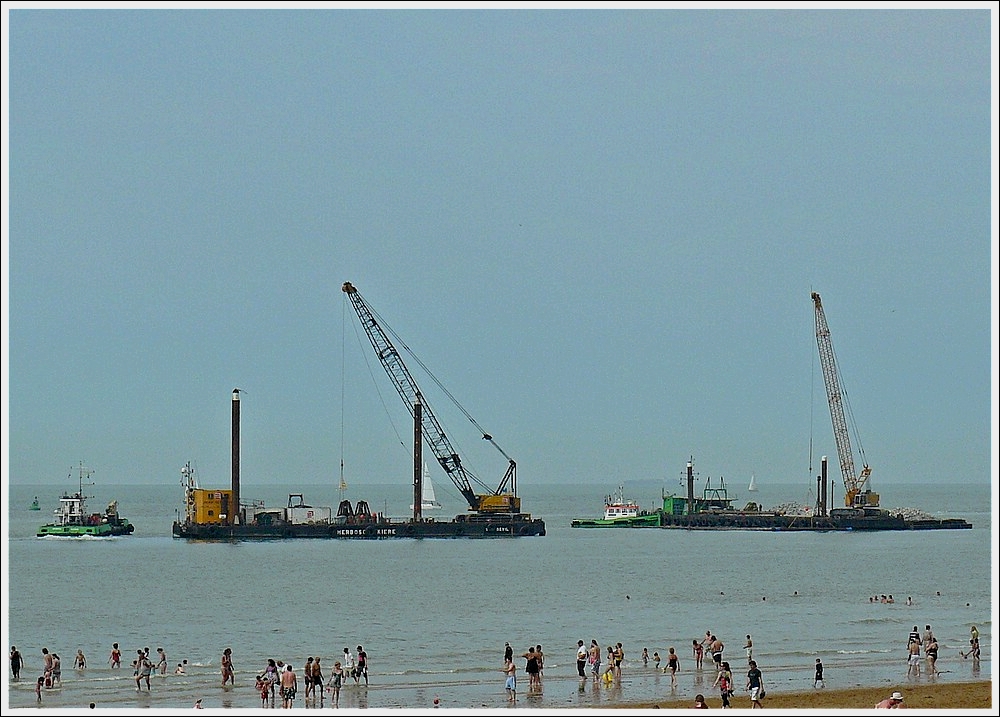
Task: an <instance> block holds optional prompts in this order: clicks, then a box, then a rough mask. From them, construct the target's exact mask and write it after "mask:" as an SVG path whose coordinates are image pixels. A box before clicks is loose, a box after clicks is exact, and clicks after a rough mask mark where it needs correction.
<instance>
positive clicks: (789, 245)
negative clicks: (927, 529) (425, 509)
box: [3, 3, 997, 492]
mask: <svg viewBox="0 0 1000 717" xmlns="http://www.w3.org/2000/svg"><path fill="white" fill-rule="evenodd" d="M12 6H13V7H14V9H12V10H11V9H9V8H6V7H5V18H4V22H5V26H4V32H5V33H8V34H7V36H6V37H5V38H4V43H3V44H4V47H5V48H6V50H5V51H6V52H7V53H8V54H7V56H6V57H5V65H4V89H5V93H8V94H7V98H6V100H5V102H4V106H5V118H4V121H5V123H6V125H5V130H6V131H5V135H6V136H5V142H6V145H5V148H4V149H5V151H4V152H3V155H4V163H5V167H4V169H5V174H6V176H5V181H4V202H5V204H4V223H5V228H4V246H3V252H4V253H3V259H4V267H3V268H4V282H3V284H4V296H3V299H4V337H3V339H4V355H5V357H6V360H5V361H4V374H5V375H4V381H5V384H4V385H5V387H6V389H5V391H4V398H5V401H4V404H5V405H4V411H5V415H4V421H3V424H4V431H5V436H4V445H3V451H4V456H3V459H4V463H5V467H6V469H5V478H6V479H7V481H8V482H9V483H10V484H51V485H54V486H55V485H57V486H59V487H60V488H62V487H72V481H74V480H76V478H75V473H74V471H75V470H76V468H75V466H78V465H79V464H80V463H81V462H82V463H83V464H84V465H85V466H86V467H87V468H89V469H90V470H92V471H93V472H94V474H93V480H95V481H96V482H97V483H98V484H172V483H179V481H180V468H181V467H182V466H183V465H184V464H185V463H186V462H188V461H191V462H192V463H193V464H195V465H196V466H197V469H198V472H199V475H200V478H201V481H202V484H203V485H207V486H215V487H226V486H227V485H228V483H229V480H230V446H231V443H230V440H231V435H230V415H231V414H230V408H231V406H230V401H231V392H232V389H233V388H237V387H238V388H240V389H241V391H242V393H241V398H242V400H241V407H242V408H241V475H242V480H243V482H244V483H247V484H254V483H256V484H266V485H278V486H285V485H287V487H288V491H289V492H296V489H297V488H298V487H299V486H302V485H312V484H322V483H329V482H334V483H336V482H337V481H339V478H340V475H341V462H342V461H343V474H344V476H345V479H346V480H347V482H348V483H349V484H350V485H352V486H355V485H363V484H365V483H380V484H384V483H394V482H396V481H398V482H400V483H403V484H409V483H410V482H411V481H412V463H411V460H412V459H411V458H410V457H409V454H408V448H409V443H410V441H411V437H412V428H411V424H410V418H409V415H408V413H407V412H406V408H405V407H404V405H403V403H402V401H400V399H399V397H398V396H397V395H396V393H395V391H394V389H393V387H392V385H391V384H390V383H389V381H388V379H387V377H386V375H385V374H384V372H383V371H382V369H381V367H380V365H379V364H378V361H377V359H376V357H375V354H374V351H373V349H372V347H371V346H370V345H369V344H368V343H367V340H366V338H365V336H364V333H363V332H362V331H361V329H360V327H359V322H358V317H357V316H356V315H355V314H354V312H353V310H352V308H351V307H350V305H349V304H348V303H347V302H346V297H345V295H344V294H343V292H342V290H341V286H342V284H343V283H344V282H347V281H349V282H351V283H352V284H354V286H355V287H357V289H358V290H359V292H360V293H361V295H362V296H363V297H364V299H365V301H366V302H368V304H369V305H370V306H371V307H372V308H373V309H374V310H375V311H376V312H378V315H379V316H380V317H381V320H382V321H383V322H384V324H385V327H386V328H388V329H391V330H392V331H394V332H396V335H398V337H399V341H400V343H399V344H397V347H398V348H400V349H401V353H402V354H403V360H404V362H405V363H406V365H407V366H408V367H409V368H410V369H411V373H412V374H413V375H414V378H415V380H416V382H417V383H418V385H419V386H420V388H421V389H422V391H423V392H424V394H425V396H426V397H427V401H428V404H429V405H430V406H431V408H432V410H433V411H434V412H435V415H436V416H437V417H438V419H439V420H440V423H441V424H442V426H443V427H444V429H445V431H446V433H447V434H448V436H449V438H451V439H452V440H453V443H454V445H455V446H456V448H457V450H458V452H459V453H460V454H461V455H462V457H463V459H464V461H465V463H466V464H467V465H468V466H470V467H471V468H472V470H473V471H474V473H475V474H476V475H478V476H479V477H480V478H482V479H483V481H484V482H485V483H487V484H491V485H495V484H498V483H499V481H500V479H501V477H502V475H503V473H504V470H505V468H506V459H504V458H503V457H502V456H501V455H500V454H499V453H497V452H496V451H493V450H491V449H490V446H489V445H488V444H487V443H486V442H484V441H482V440H481V437H480V435H479V433H478V430H479V429H477V428H476V426H475V425H473V424H472V423H471V422H470V421H469V420H468V419H467V418H466V416H465V415H464V414H463V413H462V412H461V411H459V410H457V409H456V408H455V407H454V406H453V405H452V404H451V403H450V402H449V401H448V400H447V397H446V396H444V395H443V394H441V393H438V389H437V385H436V383H435V381H434V380H433V379H432V378H431V377H430V376H429V375H427V374H424V373H422V372H421V371H420V370H419V367H420V364H423V365H425V366H426V367H427V368H428V369H429V370H430V372H432V373H433V376H434V377H436V379H437V380H438V381H440V383H441V384H442V385H443V386H444V387H445V388H446V389H447V391H448V392H449V393H450V394H451V395H452V396H454V398H455V399H456V400H457V402H458V403H459V404H460V405H461V406H462V408H464V410H465V411H466V412H467V413H468V414H469V415H470V416H471V417H472V418H474V419H475V421H476V422H477V423H478V424H479V425H480V426H481V427H482V429H483V430H485V431H487V432H489V433H490V434H491V435H492V436H493V437H494V439H495V440H496V442H497V443H498V445H499V446H500V447H502V449H503V450H504V451H505V452H506V453H507V454H508V455H510V456H511V457H512V458H514V459H515V460H516V461H517V468H518V472H517V480H518V485H519V488H520V490H521V491H522V492H523V491H524V490H525V488H526V486H529V485H532V484H557V483H561V484H565V483H569V484H586V485H600V486H606V487H607V488H608V490H609V491H611V490H613V489H614V488H615V487H616V486H617V485H618V484H619V483H622V482H624V483H626V484H627V483H628V482H629V481H638V480H643V481H646V480H658V479H663V480H667V481H669V482H671V483H676V481H675V479H676V478H679V476H680V475H681V474H682V472H683V471H684V470H685V465H686V462H687V460H688V458H689V457H693V458H694V460H695V464H696V466H697V468H698V471H699V473H700V474H701V475H702V476H709V477H714V476H723V477H725V478H726V479H728V480H735V481H736V482H737V483H743V482H745V481H746V480H748V479H749V477H750V476H751V475H754V476H755V480H756V482H757V483H758V484H762V483H783V484H787V483H798V482H801V483H802V484H803V485H814V483H815V475H816V474H817V473H818V471H819V457H820V456H821V455H828V456H830V460H831V466H830V470H831V476H836V474H837V473H836V472H837V461H836V459H835V456H836V450H837V449H836V444H835V442H834V435H833V429H832V426H831V419H830V412H829V409H828V405H827V399H826V394H825V390H824V384H823V377H822V373H821V369H820V365H819V358H818V352H817V346H816V337H815V316H814V306H813V301H812V299H811V293H812V292H814V291H815V292H818V293H819V294H820V296H821V297H822V302H823V306H824V310H825V312H826V319H827V321H828V324H829V327H830V332H831V339H832V342H833V346H834V349H835V352H836V357H837V362H838V368H839V370H840V374H841V378H842V380H843V382H844V386H845V388H846V390H847V405H848V407H849V409H850V412H849V414H848V418H849V421H850V422H851V426H852V428H853V429H854V431H855V432H854V433H852V441H853V447H854V452H855V461H856V462H857V463H858V464H859V465H860V463H861V462H862V458H861V457H860V456H859V451H860V450H861V449H863V451H864V459H863V460H865V461H867V463H868V464H869V465H870V466H871V467H872V478H871V481H872V487H874V488H875V489H876V490H878V489H879V486H880V485H888V484H893V483H937V482H942V481H945V482H949V483H969V484H982V483H984V482H987V481H990V476H991V473H992V475H994V476H995V475H997V461H996V453H995V448H994V446H995V439H996V435H997V429H996V415H997V414H996V406H997V385H996V377H997V343H996V337H997V331H996V317H997V281H996V263H997V224H996V203H995V199H994V197H995V196H996V179H997V154H996V144H995V142H996V137H997V123H996V122H997V120H996V95H995V92H996V88H997V85H996V77H995V76H994V75H992V74H991V70H990V68H991V66H995V65H996V22H997V19H996V11H995V9H994V10H993V12H992V13H991V11H990V10H989V9H987V8H988V7H989V4H988V3H981V4H972V5H965V6H962V7H961V9H954V10H952V9H949V10H942V9H933V8H928V6H922V9H903V10H899V9H878V8H870V7H861V8H858V9H835V10H830V9H822V8H821V7H820V6H801V7H800V8H798V9H782V10H773V9H770V10H769V9H758V10H742V9H740V10H730V9H721V8H714V9H713V8H710V7H704V6H702V7H696V8H683V7H674V6H664V7H655V6H642V7H633V8H631V9H600V10H594V9H590V10H585V9H580V8H576V9H558V10H555V9H543V8H531V7H515V6H507V7H504V8H499V9H484V8H481V7H475V6H466V7H465V8H464V9H455V10H439V9H438V10H435V9H429V8H424V9H416V10H404V9H395V8H389V7H387V6H374V7H368V8H364V9H359V8H354V9H347V8H342V7H341V8H335V7H331V8H326V9H318V8H310V9H301V8H300V9H293V10H279V9H267V10H260V9H257V10H253V9H241V10H225V11H220V10H214V9H207V8H205V7H197V6H195V8H194V9H178V8H176V7H175V8H165V9H149V8H136V9H131V10H120V9H88V8H87V7H86V6H84V7H83V8H77V7H72V6H70V7H65V8H63V9H54V10H53V9H49V10H38V9H37V8H36V7H35V6H33V5H30V4H23V3H20V4H19V3H12ZM991 53H992V59H993V62H991ZM991 111H992V115H991ZM991 140H992V142H993V144H992V145H991ZM403 344H405V346H406V347H408V348H409V349H410V350H412V352H413V354H414V355H415V356H417V357H418V358H419V362H418V361H417V360H416V359H411V358H410V355H409V354H407V353H404V352H403V351H402V349H403ZM427 454H428V451H427V450H426V449H425V456H426V455H427ZM432 466H433V463H432ZM435 470H437V469H436V468H435ZM71 473H73V475H74V477H73V478H72V479H68V476H69V475H70V474H71ZM434 479H435V482H436V484H437V485H438V486H439V490H440V489H441V488H440V486H442V482H444V481H446V479H445V478H444V476H443V475H440V473H436V474H434Z"/></svg>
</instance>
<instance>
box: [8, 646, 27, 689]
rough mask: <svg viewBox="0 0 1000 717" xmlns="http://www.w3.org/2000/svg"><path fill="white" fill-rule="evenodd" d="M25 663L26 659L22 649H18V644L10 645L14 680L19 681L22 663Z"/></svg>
mask: <svg viewBox="0 0 1000 717" xmlns="http://www.w3.org/2000/svg"><path fill="white" fill-rule="evenodd" d="M23 664H24V660H23V659H22V657H21V651H20V650H18V649H17V645H11V646H10V672H11V674H12V675H13V676H14V681H15V682H17V681H18V680H20V679H21V665H23Z"/></svg>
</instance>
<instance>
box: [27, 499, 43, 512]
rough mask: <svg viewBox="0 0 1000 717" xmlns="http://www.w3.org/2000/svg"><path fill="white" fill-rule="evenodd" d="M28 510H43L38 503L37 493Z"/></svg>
mask: <svg viewBox="0 0 1000 717" xmlns="http://www.w3.org/2000/svg"><path fill="white" fill-rule="evenodd" d="M28 510H41V508H40V507H39V505H38V496H37V495H36V496H35V499H34V500H33V501H31V505H29V506H28Z"/></svg>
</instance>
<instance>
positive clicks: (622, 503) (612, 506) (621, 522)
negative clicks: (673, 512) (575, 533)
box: [570, 485, 660, 528]
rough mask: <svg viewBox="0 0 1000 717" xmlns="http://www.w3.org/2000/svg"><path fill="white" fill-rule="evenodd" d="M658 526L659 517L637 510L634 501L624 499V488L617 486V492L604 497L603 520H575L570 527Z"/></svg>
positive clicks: (637, 507)
mask: <svg viewBox="0 0 1000 717" xmlns="http://www.w3.org/2000/svg"><path fill="white" fill-rule="evenodd" d="M659 525H660V516H659V515H658V514H656V513H647V512H645V511H643V510H640V509H639V504H638V503H636V502H635V501H634V500H626V499H625V486H622V485H620V486H618V492H617V493H615V494H614V495H607V496H605V497H604V517H603V518H593V519H588V518H576V519H574V520H573V521H572V522H571V523H570V526H571V527H573V528H612V527H614V528H656V527H659Z"/></svg>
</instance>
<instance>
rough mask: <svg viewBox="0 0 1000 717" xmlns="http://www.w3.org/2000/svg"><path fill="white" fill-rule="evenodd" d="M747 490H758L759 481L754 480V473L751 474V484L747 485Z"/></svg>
mask: <svg viewBox="0 0 1000 717" xmlns="http://www.w3.org/2000/svg"><path fill="white" fill-rule="evenodd" d="M747 490H748V491H751V492H754V493H755V492H757V483H756V482H755V481H754V475H753V473H751V474H750V485H749V486H747Z"/></svg>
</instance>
